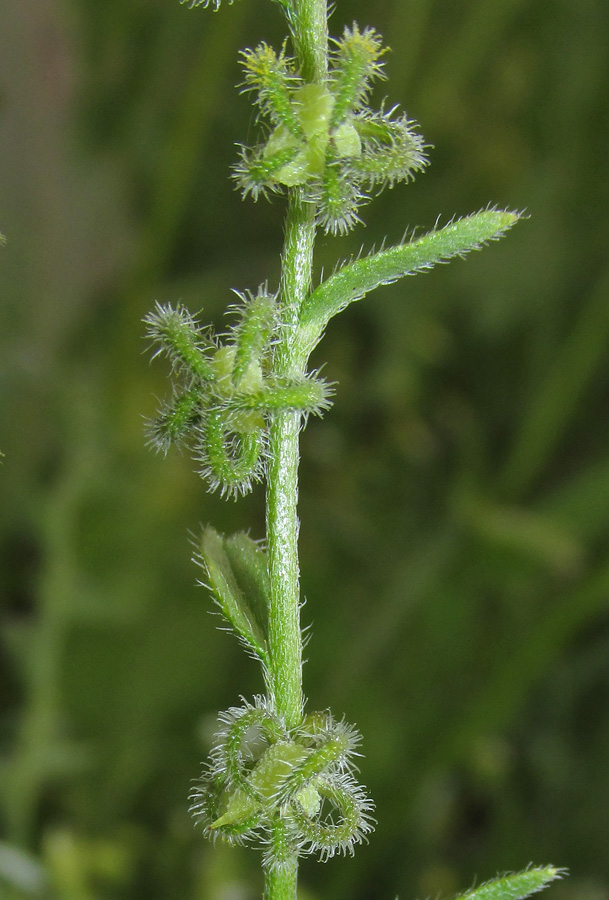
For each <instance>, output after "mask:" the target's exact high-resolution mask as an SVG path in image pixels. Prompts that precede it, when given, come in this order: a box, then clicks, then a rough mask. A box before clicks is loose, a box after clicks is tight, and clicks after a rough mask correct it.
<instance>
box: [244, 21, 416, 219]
mask: <svg viewBox="0 0 609 900" xmlns="http://www.w3.org/2000/svg"><path fill="white" fill-rule="evenodd" d="M384 52H385V51H384V49H383V47H382V44H381V40H380V38H379V36H378V34H377V33H376V32H375V30H374V29H373V28H366V29H364V30H363V31H360V30H359V28H358V26H357V25H356V24H354V25H353V27H352V28H345V31H344V34H343V36H342V38H340V39H339V40H336V41H335V42H334V46H333V50H332V53H331V55H330V71H329V75H328V78H327V81H326V83H325V84H307V83H305V82H304V81H303V79H302V78H301V77H300V76H299V75H298V73H297V71H296V68H295V65H294V62H293V61H292V60H290V59H289V58H288V57H287V56H286V54H285V51H284V50H282V51H281V53H276V52H275V51H274V50H273V49H272V48H271V47H269V46H267V45H266V44H260V46H258V47H257V48H256V49H255V50H245V51H244V53H243V60H244V68H245V89H246V90H252V91H254V92H255V94H256V103H257V105H258V107H259V109H260V111H261V113H262V115H263V116H264V117H265V118H266V119H267V120H268V122H269V123H270V127H271V131H270V134H269V135H268V137H267V139H266V141H264V142H263V143H261V144H258V145H257V146H255V147H253V148H248V147H243V148H242V150H241V159H240V160H239V162H238V164H237V165H236V167H235V178H236V180H237V183H238V184H239V186H240V187H241V189H242V191H243V193H244V195H247V194H251V195H252V196H253V197H254V199H256V198H257V197H258V196H259V195H261V194H266V193H268V192H269V191H277V190H280V189H282V188H284V187H293V186H295V185H300V186H302V187H303V188H304V189H305V191H306V194H307V195H308V196H309V198H310V200H311V201H312V202H314V203H315V204H316V206H317V209H318V211H319V212H318V219H319V223H320V224H321V225H322V226H323V228H324V229H325V230H326V232H332V233H333V234H335V233H337V232H340V233H345V232H347V231H349V230H350V229H351V228H352V227H353V226H354V225H355V224H356V223H357V222H358V221H359V217H358V214H357V211H358V208H359V207H360V206H361V205H362V203H364V202H366V200H368V199H369V192H370V191H378V190H380V189H382V188H383V187H384V186H385V185H389V186H392V185H393V184H394V183H396V182H400V181H409V180H410V179H411V178H412V177H413V175H414V173H415V172H417V171H420V170H421V169H422V168H423V167H424V166H425V165H426V163H427V160H426V157H425V154H424V146H423V141H422V138H421V137H420V135H419V134H417V133H416V131H415V130H414V123H412V122H410V121H409V120H408V119H407V118H406V116H404V115H399V114H397V113H396V110H394V109H392V110H388V111H385V110H384V109H381V110H380V111H378V112H374V111H372V110H371V109H370V108H369V107H368V105H367V101H368V98H369V95H370V90H371V87H372V84H373V82H374V80H375V79H378V78H382V77H383V71H382V62H381V57H382V56H383V54H384Z"/></svg>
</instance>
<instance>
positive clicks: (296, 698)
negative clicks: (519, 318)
mask: <svg viewBox="0 0 609 900" xmlns="http://www.w3.org/2000/svg"><path fill="white" fill-rule="evenodd" d="M314 239H315V209H314V207H313V206H312V205H311V204H310V203H308V202H307V201H306V200H305V199H304V198H303V196H302V192H301V191H300V190H299V189H296V190H294V191H293V192H292V194H291V197H290V205H289V210H288V215H287V222H286V239H285V245H284V251H283V265H282V281H281V317H282V323H283V328H282V330H281V337H280V339H279V342H278V344H277V347H276V349H275V371H276V373H277V374H278V375H288V376H290V377H298V376H299V375H301V374H303V363H302V361H301V360H300V359H299V354H298V347H297V346H296V345H295V343H294V331H295V325H296V320H297V316H298V311H299V309H300V307H301V305H302V303H303V301H304V299H305V298H306V297H307V296H308V294H309V292H310V289H311V271H312V266H313V243H314ZM300 425H301V414H300V413H299V412H297V411H293V410H287V411H285V412H279V413H276V414H275V416H274V417H273V421H272V422H271V427H270V434H269V464H268V472H267V543H268V564H269V579H270V588H271V603H270V609H269V632H268V641H269V656H270V666H271V671H270V673H269V674H270V682H271V690H272V692H273V697H274V700H275V704H276V708H277V712H278V713H279V714H280V715H282V716H283V717H284V718H285V721H286V725H287V726H288V728H290V727H294V726H295V725H297V724H298V723H299V722H300V719H301V716H302V708H303V699H302V634H301V629H300V577H299V575H300V572H299V565H298V529H299V523H298V512H297V504H298V461H299V441H298V437H299V432H300Z"/></svg>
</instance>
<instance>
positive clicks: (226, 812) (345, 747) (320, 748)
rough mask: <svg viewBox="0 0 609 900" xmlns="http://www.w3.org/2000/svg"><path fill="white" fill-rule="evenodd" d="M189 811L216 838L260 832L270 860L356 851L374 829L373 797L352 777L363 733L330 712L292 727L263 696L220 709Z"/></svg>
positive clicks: (270, 863) (239, 839) (279, 862)
mask: <svg viewBox="0 0 609 900" xmlns="http://www.w3.org/2000/svg"><path fill="white" fill-rule="evenodd" d="M220 722H221V729H220V731H219V733H218V734H217V735H216V739H215V744H214V747H213V749H212V752H211V755H210V762H209V764H208V766H207V768H206V769H205V771H204V772H203V775H202V777H201V779H200V781H199V782H198V783H197V784H196V786H195V788H194V789H193V791H192V793H191V800H192V806H191V811H192V813H193V815H194V817H195V819H196V820H197V822H198V823H199V824H200V825H201V826H202V827H203V830H204V833H205V834H206V835H207V836H208V837H210V838H211V839H212V840H216V839H221V840H224V841H227V842H229V843H238V844H240V843H244V842H246V841H248V840H251V839H257V840H258V841H259V842H261V843H262V845H263V846H264V848H265V853H264V864H265V866H266V867H268V868H270V869H280V868H281V867H282V866H283V865H285V864H286V863H288V862H289V861H290V860H292V859H293V858H294V856H295V855H296V856H299V855H306V854H314V853H317V854H319V856H320V858H321V859H324V860H325V859H329V858H330V857H332V856H334V855H335V854H337V853H343V854H347V853H351V854H352V853H353V850H354V847H355V846H356V845H357V844H359V843H361V842H362V840H364V839H365V838H366V835H367V834H368V833H369V832H370V831H371V830H372V821H373V820H372V809H373V806H372V801H371V800H370V799H369V797H368V796H367V794H366V793H365V790H364V788H363V787H362V786H361V785H360V784H358V783H357V781H356V780H355V777H354V770H355V767H354V764H353V761H352V759H353V756H354V755H357V753H356V749H357V746H358V744H359V741H360V736H359V733H358V732H357V731H356V730H355V729H354V728H352V727H351V726H350V725H347V724H346V723H345V722H337V721H336V720H335V719H334V718H333V717H332V715H331V714H330V713H329V712H315V713H309V715H307V716H305V717H304V719H303V720H302V723H301V724H300V725H299V726H298V727H297V728H294V729H291V730H288V729H286V727H285V724H284V722H283V721H282V719H281V717H280V716H279V715H278V714H277V713H276V712H275V710H274V709H273V706H272V704H271V703H270V702H269V701H268V700H266V699H265V698H262V697H256V698H254V703H253V704H249V703H246V702H244V706H242V707H240V708H232V709H229V710H227V711H226V712H224V713H221V714H220Z"/></svg>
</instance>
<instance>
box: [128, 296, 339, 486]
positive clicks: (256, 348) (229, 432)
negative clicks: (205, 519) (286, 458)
mask: <svg viewBox="0 0 609 900" xmlns="http://www.w3.org/2000/svg"><path fill="white" fill-rule="evenodd" d="M240 299H241V304H240V305H239V306H237V307H235V310H236V312H237V313H238V321H237V323H236V324H235V325H234V327H233V328H232V329H230V331H229V332H228V334H227V335H226V337H225V340H224V341H223V342H221V341H220V340H219V339H218V338H216V337H215V336H213V335H212V334H211V332H210V331H209V330H204V329H201V328H200V327H199V325H198V324H197V323H196V321H195V320H194V319H193V317H192V316H191V315H190V313H189V312H188V311H187V310H186V309H184V308H183V307H182V306H177V307H175V308H174V307H172V306H161V305H160V304H157V305H156V307H155V309H154V311H153V312H152V313H150V314H149V315H148V316H147V317H146V319H145V322H146V324H147V326H148V331H147V337H148V338H149V339H150V341H151V342H152V344H153V346H154V347H155V348H156V352H155V354H154V355H155V356H157V355H159V354H164V355H166V356H167V357H168V358H169V360H170V362H171V366H172V374H173V376H174V384H173V394H172V398H171V400H170V401H169V402H168V403H166V404H165V405H164V406H163V407H162V408H161V410H160V412H159V414H158V416H157V418H156V419H155V420H154V421H153V422H151V423H150V427H149V439H150V443H151V444H152V445H153V446H154V447H155V448H157V449H159V450H161V451H162V452H164V453H166V452H167V450H168V448H169V447H170V446H171V444H174V443H181V442H184V441H187V440H190V441H191V443H192V445H193V448H194V456H195V459H196V460H197V462H198V464H199V468H200V473H201V475H202V476H203V477H204V478H205V479H206V480H207V481H208V483H209V486H210V489H211V490H215V489H216V488H219V489H220V491H221V492H222V493H223V494H228V495H233V496H236V495H237V494H244V493H247V491H249V490H250V489H251V486H252V482H254V481H259V480H260V479H261V477H262V475H263V472H264V459H265V447H266V434H267V424H268V417H269V416H270V415H272V414H273V413H274V412H277V411H279V410H285V409H295V410H299V411H300V412H302V413H303V414H304V415H306V414H308V413H316V414H319V413H321V412H322V411H323V410H325V409H327V408H328V407H329V405H330V394H331V390H330V386H329V385H328V384H327V383H326V382H324V381H323V380H322V379H320V378H318V377H317V376H316V375H315V374H310V375H307V376H303V377H302V378H301V379H299V380H294V379H292V380H290V379H285V378H279V377H277V376H275V375H272V374H271V366H272V364H271V352H272V344H273V337H274V335H275V332H276V328H277V327H278V326H277V315H276V305H275V297H274V296H272V295H271V294H269V293H268V291H267V290H266V288H265V287H261V288H260V289H259V290H258V292H257V294H255V295H253V294H249V293H248V294H247V295H240Z"/></svg>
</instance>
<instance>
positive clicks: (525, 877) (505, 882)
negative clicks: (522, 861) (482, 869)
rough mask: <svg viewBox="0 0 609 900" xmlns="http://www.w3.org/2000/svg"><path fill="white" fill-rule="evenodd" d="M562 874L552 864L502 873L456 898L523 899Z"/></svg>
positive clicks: (483, 899) (563, 872)
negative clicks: (506, 873)
mask: <svg viewBox="0 0 609 900" xmlns="http://www.w3.org/2000/svg"><path fill="white" fill-rule="evenodd" d="M564 874H565V871H564V869H555V868H554V867H553V866H544V867H540V868H536V869H533V868H531V869H525V871H524V872H516V873H514V874H511V875H502V876H501V877H500V878H494V879H493V880H492V881H487V882H486V884H481V885H480V887H477V888H472V890H471V891H467V893H465V894H462V895H461V897H459V898H458V900H524V898H525V897H529V896H530V895H531V894H534V893H536V891H541V890H543V889H544V888H545V887H547V886H548V885H549V884H550V882H552V881H555V880H556V879H557V878H561V877H562V876H563V875H564Z"/></svg>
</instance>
